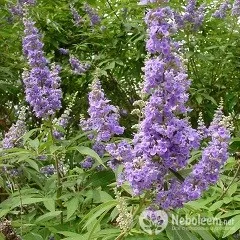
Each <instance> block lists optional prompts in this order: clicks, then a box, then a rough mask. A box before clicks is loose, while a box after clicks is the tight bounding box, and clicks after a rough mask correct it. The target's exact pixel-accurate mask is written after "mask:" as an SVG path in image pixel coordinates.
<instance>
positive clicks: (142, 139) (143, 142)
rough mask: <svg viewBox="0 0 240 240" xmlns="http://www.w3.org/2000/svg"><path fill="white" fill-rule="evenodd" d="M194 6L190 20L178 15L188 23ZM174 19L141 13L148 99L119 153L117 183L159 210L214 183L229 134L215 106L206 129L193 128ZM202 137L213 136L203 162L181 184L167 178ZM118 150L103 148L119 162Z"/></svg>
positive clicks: (164, 11)
mask: <svg viewBox="0 0 240 240" xmlns="http://www.w3.org/2000/svg"><path fill="white" fill-rule="evenodd" d="M195 8H196V3H195V1H189V4H188V7H187V9H186V10H187V12H188V13H189V18H188V17H187V15H186V13H185V15H184V16H185V18H183V19H185V20H186V19H188V20H189V21H190V15H191V14H190V13H193V11H194V9H195ZM175 20H176V17H175V13H174V12H173V11H172V10H171V9H170V8H169V7H164V8H157V9H153V10H149V11H148V13H147V14H146V18H145V21H146V24H147V26H148V39H147V43H146V48H147V51H148V52H149V59H148V60H147V61H146V62H145V67H144V73H145V76H144V85H143V90H142V95H143V96H145V98H146V97H147V98H146V100H145V104H143V106H144V107H143V109H142V111H143V115H142V120H141V121H140V123H139V124H138V131H137V133H136V134H135V135H134V139H133V149H132V153H131V154H128V155H127V157H126V156H124V158H125V160H124V161H123V166H124V170H123V173H122V175H121V176H120V178H119V181H120V183H121V182H122V181H128V182H129V183H130V185H131V187H132V190H133V192H134V194H142V193H143V192H144V191H145V190H152V193H153V195H154V197H155V199H156V203H157V204H158V205H160V206H161V207H162V208H170V207H181V206H182V204H183V203H185V202H187V201H190V200H193V199H197V198H198V197H199V196H200V194H201V193H202V191H203V190H205V189H207V187H208V185H209V184H212V183H215V182H216V181H217V178H218V175H219V170H220V167H221V166H222V164H223V163H224V162H225V161H226V159H227V149H228V141H229V138H230V132H229V130H228V128H227V127H225V125H224V124H223V120H222V119H223V117H222V115H221V113H220V112H221V111H220V110H219V111H218V114H216V116H215V118H214V121H213V123H212V124H211V126H210V128H209V129H206V127H205V126H204V123H203V120H202V119H201V118H200V120H199V128H198V130H195V129H193V128H192V127H191V125H190V123H189V121H188V118H187V113H188V112H189V111H190V110H189V109H188V107H186V102H187V100H188V93H187V92H188V89H189V86H190V81H189V80H188V76H187V74H186V70H185V67H184V65H183V61H182V57H181V55H180V52H181V51H180V49H179V46H180V44H179V43H178V42H175V41H174V40H173V35H174V34H175V33H176V23H175ZM186 21H187V20H186ZM206 137H212V140H211V141H210V143H209V145H208V147H206V148H205V149H204V151H203V156H202V160H201V161H200V162H199V164H197V165H196V166H195V167H194V168H193V171H192V173H191V174H190V175H189V176H188V177H187V178H186V179H185V180H184V182H183V183H181V182H179V181H178V180H177V179H175V178H172V179H171V180H170V181H169V180H166V177H168V178H170V176H172V174H173V173H177V171H179V170H180V169H183V168H185V167H186V166H187V164H188V160H189V158H190V156H191V151H192V150H193V149H198V148H199V147H200V143H201V140H202V139H204V138H206ZM118 148H119V146H116V145H113V144H111V145H109V146H108V151H109V152H110V154H111V155H112V156H113V157H115V159H120V160H121V161H122V159H121V154H120V152H119V150H118ZM120 149H121V148H120ZM130 151H131V150H130ZM209 161H211V163H212V165H211V164H209ZM204 176H206V177H204ZM199 178H201V179H202V180H199ZM168 182H170V184H169V188H168V190H166V189H165V188H166V184H167V183H168Z"/></svg>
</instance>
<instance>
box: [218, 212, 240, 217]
mask: <svg viewBox="0 0 240 240" xmlns="http://www.w3.org/2000/svg"><path fill="white" fill-rule="evenodd" d="M237 214H240V210H232V211H229V212H226V213H224V214H222V215H220V216H219V217H218V218H228V217H231V216H234V215H237Z"/></svg>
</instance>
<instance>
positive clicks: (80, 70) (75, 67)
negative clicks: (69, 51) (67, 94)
mask: <svg viewBox="0 0 240 240" xmlns="http://www.w3.org/2000/svg"><path fill="white" fill-rule="evenodd" d="M69 63H70V65H71V67H72V71H73V73H74V74H76V75H82V74H84V73H85V72H86V71H87V70H88V69H89V67H90V65H89V64H83V63H81V62H80V61H79V60H78V59H77V58H76V57H75V56H70V58H69Z"/></svg>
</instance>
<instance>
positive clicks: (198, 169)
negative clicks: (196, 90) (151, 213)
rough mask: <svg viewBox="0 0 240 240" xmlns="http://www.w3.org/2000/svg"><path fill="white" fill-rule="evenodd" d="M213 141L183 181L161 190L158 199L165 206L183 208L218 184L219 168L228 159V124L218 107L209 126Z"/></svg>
mask: <svg viewBox="0 0 240 240" xmlns="http://www.w3.org/2000/svg"><path fill="white" fill-rule="evenodd" d="M208 131H209V132H208V136H209V137H211V141H210V142H209V144H208V146H207V147H206V148H205V149H204V150H203V153H202V158H201V160H200V161H199V162H198V163H197V164H196V165H195V166H194V167H193V170H192V172H191V173H190V175H189V176H188V177H187V178H186V179H185V180H184V182H183V183H180V182H178V181H176V180H175V181H172V183H171V184H170V188H169V190H168V191H160V192H159V194H158V195H157V201H158V202H159V204H160V205H161V206H162V207H163V208H166V209H167V208H176V207H182V206H183V204H184V203H186V202H188V201H192V200H196V199H198V198H199V197H200V196H201V194H202V192H203V191H204V190H206V189H208V188H209V185H211V184H215V183H216V182H217V180H218V178H219V175H220V169H221V167H222V166H223V165H224V163H225V162H226V160H227V159H228V143H229V140H230V131H229V127H228V125H227V123H226V121H225V119H224V117H223V114H222V109H221V108H219V109H218V110H217V111H216V113H215V117H214V119H213V121H212V123H211V125H210V127H209V129H208Z"/></svg>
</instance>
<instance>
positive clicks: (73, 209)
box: [67, 197, 79, 220]
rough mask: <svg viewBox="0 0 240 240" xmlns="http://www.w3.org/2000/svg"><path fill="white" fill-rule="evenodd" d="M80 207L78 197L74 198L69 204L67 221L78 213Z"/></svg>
mask: <svg viewBox="0 0 240 240" xmlns="http://www.w3.org/2000/svg"><path fill="white" fill-rule="evenodd" d="M78 205H79V199H78V197H74V198H72V199H71V200H70V201H68V202H67V220H69V218H70V217H71V216H72V215H73V214H74V213H75V212H76V211H77V209H78Z"/></svg>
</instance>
